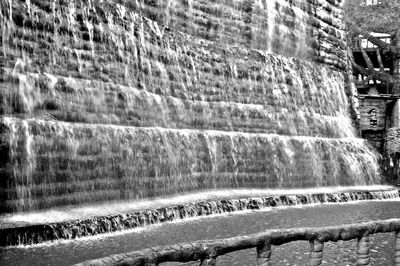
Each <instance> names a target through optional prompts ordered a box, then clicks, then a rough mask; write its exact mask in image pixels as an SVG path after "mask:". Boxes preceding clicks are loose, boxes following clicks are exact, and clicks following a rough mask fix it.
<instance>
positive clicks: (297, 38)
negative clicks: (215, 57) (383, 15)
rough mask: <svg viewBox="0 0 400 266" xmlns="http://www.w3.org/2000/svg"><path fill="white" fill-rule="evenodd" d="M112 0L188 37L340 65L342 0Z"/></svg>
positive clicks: (343, 50) (343, 56) (342, 52)
mask: <svg viewBox="0 0 400 266" xmlns="http://www.w3.org/2000/svg"><path fill="white" fill-rule="evenodd" d="M118 2H119V3H122V4H124V5H126V6H129V8H131V9H132V10H135V11H136V12H138V13H141V14H144V15H145V16H146V17H149V18H151V19H153V20H155V21H157V22H158V23H160V24H163V25H167V26H169V27H171V28H175V29H179V30H180V31H182V32H185V33H187V34H190V35H192V36H197V37H200V38H204V39H208V40H212V41H217V42H221V43H225V44H228V45H239V46H244V47H247V48H252V49H259V50H265V51H268V52H271V53H275V54H281V55H284V56H294V57H297V58H302V59H308V60H314V61H317V62H322V63H325V64H328V65H332V66H335V67H337V68H340V69H343V68H344V67H345V65H346V44H345V34H344V23H343V20H342V12H343V11H342V9H341V6H342V2H343V1H337V0H334V1H327V0H307V1H304V0H295V1H293V0H283V1H277V0H268V1H266V0H264V1H263V0H259V1H253V0H235V1H230V0H219V1H212V2H207V1H196V0H194V1H193V0H172V1H147V0H139V1H121V0H120V1H118Z"/></svg>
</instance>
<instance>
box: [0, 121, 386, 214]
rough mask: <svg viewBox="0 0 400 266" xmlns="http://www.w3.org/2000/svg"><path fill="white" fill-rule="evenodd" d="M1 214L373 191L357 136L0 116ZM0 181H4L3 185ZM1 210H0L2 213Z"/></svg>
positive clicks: (367, 156) (372, 171)
mask: <svg viewBox="0 0 400 266" xmlns="http://www.w3.org/2000/svg"><path fill="white" fill-rule="evenodd" d="M0 124H1V125H2V129H1V131H0V135H1V136H2V138H3V139H4V140H6V141H5V142H4V143H5V149H7V150H6V154H7V155H8V156H9V157H8V161H6V163H7V165H9V166H12V167H5V170H4V172H5V177H6V178H5V180H9V181H10V182H14V183H15V188H9V189H5V190H4V189H3V191H4V192H5V193H4V194H6V195H8V199H7V200H5V201H4V202H2V207H3V208H4V209H6V208H8V210H13V211H26V210H34V209H42V208H48V207H53V206H59V205H68V204H79V203H85V202H95V201H100V200H103V201H104V200H116V199H143V198H149V197H157V196H166V195H176V194H179V193H185V192H189V191H196V190H207V189H218V188H219V189H228V188H234V189H237V188H249V187H257V188H295V187H297V188H298V187H322V186H346V185H347V186H355V185H373V184H378V183H379V181H380V176H379V171H378V167H377V164H376V154H375V153H374V152H373V151H371V150H369V148H368V147H367V146H366V145H365V141H364V140H362V139H357V138H341V139H331V138H317V137H307V136H282V135H275V134H254V133H243V132H225V131H211V130H181V129H165V128H156V127H151V128H138V127H125V126H114V125H93V124H80V123H66V122H58V121H57V122H56V121H45V120H39V119H24V120H20V119H16V118H8V117H5V118H3V119H2V120H1V123H0ZM7 177H8V179H7ZM6 210H7V209H6Z"/></svg>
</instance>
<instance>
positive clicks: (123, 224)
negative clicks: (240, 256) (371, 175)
mask: <svg viewBox="0 0 400 266" xmlns="http://www.w3.org/2000/svg"><path fill="white" fill-rule="evenodd" d="M397 198H399V191H397V190H392V191H373V192H372V191H371V192H368V191H360V192H344V193H316V194H305V195H282V196H269V197H258V198H242V199H230V200H219V201H199V202H195V203H188V204H183V205H177V206H172V207H166V208H161V209H155V210H143V211H136V212H132V213H123V214H117V215H109V216H102V217H92V218H89V219H84V220H76V221H66V222H60V223H49V224H39V225H27V226H23V227H10V228H2V229H0V236H1V237H0V245H1V246H12V245H24V244H36V243H42V242H46V241H53V240H59V239H74V238H79V237H84V236H92V235H97V234H101V233H109V232H115V231H120V230H124V229H132V228H137V227H144V226H148V225H154V224H159V223H163V222H169V221H176V220H180V219H187V218H194V217H200V216H209V215H218V214H224V213H230V212H236V211H244V210H261V209H265V208H270V207H284V206H296V205H308V204H321V203H344V202H356V201H365V200H385V199H397Z"/></svg>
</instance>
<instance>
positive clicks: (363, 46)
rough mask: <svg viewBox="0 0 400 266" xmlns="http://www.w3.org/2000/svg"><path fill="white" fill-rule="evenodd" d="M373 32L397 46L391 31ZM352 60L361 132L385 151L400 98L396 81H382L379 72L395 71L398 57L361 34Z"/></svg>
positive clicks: (388, 72)
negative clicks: (388, 133)
mask: <svg viewBox="0 0 400 266" xmlns="http://www.w3.org/2000/svg"><path fill="white" fill-rule="evenodd" d="M371 34H372V33H371ZM373 35H374V37H375V38H377V39H379V40H380V41H381V42H383V43H386V44H388V45H390V44H392V45H394V42H395V40H394V38H393V37H392V36H390V35H388V34H373ZM352 60H354V63H355V64H353V74H354V76H355V83H356V87H357V92H358V98H359V102H360V116H361V121H360V131H361V135H362V137H363V138H365V139H367V140H368V141H369V142H370V143H371V144H372V145H373V146H374V147H375V148H376V149H377V150H378V151H379V152H380V153H382V154H384V145H385V135H386V132H387V130H388V129H389V128H391V127H393V126H395V124H397V122H396V121H394V120H395V117H396V115H395V114H394V110H395V106H396V102H397V100H398V99H399V98H400V97H399V91H398V89H397V88H396V87H395V86H394V85H393V83H389V82H386V81H384V80H380V79H379V75H376V73H378V72H379V73H381V74H382V75H393V74H395V73H396V71H398V68H397V64H398V60H397V58H396V56H395V55H394V54H393V53H391V52H388V51H382V50H380V49H379V47H378V46H377V45H375V44H373V43H372V42H370V41H369V40H367V39H366V38H363V37H362V36H360V37H359V38H355V39H354V41H353V44H352ZM373 71H375V72H373ZM373 73H375V74H373Z"/></svg>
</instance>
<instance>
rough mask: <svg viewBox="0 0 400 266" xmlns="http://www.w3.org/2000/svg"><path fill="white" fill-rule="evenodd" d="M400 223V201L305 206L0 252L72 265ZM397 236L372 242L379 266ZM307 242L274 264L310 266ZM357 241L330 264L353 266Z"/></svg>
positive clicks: (331, 254)
mask: <svg viewBox="0 0 400 266" xmlns="http://www.w3.org/2000/svg"><path fill="white" fill-rule="evenodd" d="M390 218H400V201H398V200H391V201H369V202H356V203H346V204H326V205H316V206H304V207H289V208H274V209H266V210H262V211H249V212H241V213H233V214H227V215H220V216H211V217H202V218H196V219H188V220H184V221H177V222H171V223H165V224H160V225H156V226H150V227H147V228H141V229H134V230H130V231H123V232H117V233H112V234H106V235H101V236H94V237H87V238H82V239H77V240H62V241H57V242H53V243H46V244H39V245H32V246H17V247H8V248H2V249H0V265H70V264H74V263H78V262H81V261H84V260H89V259H95V258H99V257H104V256H107V255H111V254H115V253H124V252H129V251H134V250H140V249H144V248H148V247H152V246H156V245H168V244H175V243H181V242H189V241H195V240H206V239H218V238H227V237H235V236H241V235H248V234H252V233H258V232H261V231H263V230H268V229H279V228H292V227H320V226H332V225H340V224H349V223H358V222H366V221H372V220H382V219H390ZM393 239H394V237H393V235H392V234H382V235H376V236H374V237H372V239H371V256H372V262H373V264H374V265H391V264H392V261H391V259H392V258H391V257H392V255H391V254H392V252H393ZM308 248H309V245H308V243H307V242H293V243H289V244H286V245H283V246H280V247H274V248H273V250H272V252H273V253H272V261H273V262H274V265H275V264H277V265H305V264H306V262H307V259H308ZM355 255H356V241H350V242H343V243H342V242H338V243H329V244H327V245H326V248H325V250H324V264H326V265H352V264H353V263H354V262H355ZM254 263H255V250H249V251H241V252H236V253H232V254H229V255H226V256H223V257H221V259H220V264H222V265H253V264H254Z"/></svg>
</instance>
